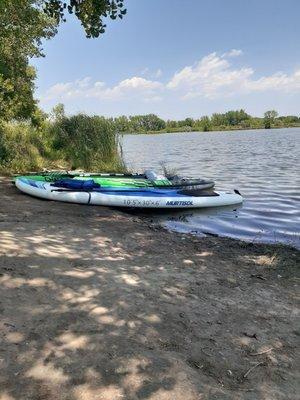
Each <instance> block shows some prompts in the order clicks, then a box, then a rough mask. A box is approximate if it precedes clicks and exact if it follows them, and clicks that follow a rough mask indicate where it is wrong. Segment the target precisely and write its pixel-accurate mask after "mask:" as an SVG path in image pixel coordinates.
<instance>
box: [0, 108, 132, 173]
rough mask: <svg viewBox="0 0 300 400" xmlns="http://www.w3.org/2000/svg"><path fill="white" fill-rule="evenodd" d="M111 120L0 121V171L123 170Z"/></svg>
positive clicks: (74, 117)
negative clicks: (33, 123) (37, 123)
mask: <svg viewBox="0 0 300 400" xmlns="http://www.w3.org/2000/svg"><path fill="white" fill-rule="evenodd" d="M118 150H119V141H118V135H117V134H116V132H115V129H114V124H113V121H112V120H110V119H105V118H103V117H98V116H94V117H89V116H87V115H83V114H79V115H75V116H72V117H65V116H63V117H62V118H59V119H56V120H54V121H52V122H51V121H47V120H44V121H42V123H41V124H39V126H38V127H36V126H33V125H32V124H30V123H28V122H11V123H8V122H0V172H2V173H12V172H15V173H20V172H26V171H37V170H41V169H42V168H49V169H50V168H64V169H72V168H73V169H75V168H80V169H85V170H88V171H96V170H98V171H104V172H105V171H112V172H121V171H124V170H125V167H124V164H123V162H122V159H121V157H120V155H119V152H118Z"/></svg>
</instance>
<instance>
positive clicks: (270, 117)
mask: <svg viewBox="0 0 300 400" xmlns="http://www.w3.org/2000/svg"><path fill="white" fill-rule="evenodd" d="M277 117H278V112H277V111H275V110H270V111H266V112H265V114H264V124H265V129H270V128H271V126H272V125H273V124H274V122H275V118H277Z"/></svg>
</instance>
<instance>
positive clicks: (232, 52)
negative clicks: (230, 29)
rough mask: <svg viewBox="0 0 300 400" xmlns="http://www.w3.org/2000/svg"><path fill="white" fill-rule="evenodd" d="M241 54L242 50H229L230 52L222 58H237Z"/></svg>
mask: <svg viewBox="0 0 300 400" xmlns="http://www.w3.org/2000/svg"><path fill="white" fill-rule="evenodd" d="M242 54H243V52H242V50H239V49H231V50H230V51H228V52H226V53H224V54H223V55H222V57H238V56H241V55H242Z"/></svg>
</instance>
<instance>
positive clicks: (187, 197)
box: [15, 177, 243, 208]
mask: <svg viewBox="0 0 300 400" xmlns="http://www.w3.org/2000/svg"><path fill="white" fill-rule="evenodd" d="M15 184H16V186H17V187H18V189H20V190H21V191H22V192H24V193H27V194H29V195H31V196H35V197H39V198H42V199H47V200H55V201H63V202H69V203H78V204H94V205H101V206H110V207H139V208H202V207H217V206H228V205H235V204H240V203H242V201H243V198H242V196H241V195H240V194H239V192H238V191H235V192H219V191H204V190H197V189H188V190H184V189H174V188H172V189H169V188H168V187H166V188H163V189H161V188H149V187H148V188H140V189H137V188H136V189H134V190H132V189H130V188H123V189H122V188H118V189H117V190H116V188H110V187H106V188H103V187H95V188H93V189H88V186H86V189H84V187H83V189H69V188H62V187H61V186H55V182H53V183H50V182H46V181H41V180H36V179H31V177H18V178H16V179H15ZM95 186H96V185H95Z"/></svg>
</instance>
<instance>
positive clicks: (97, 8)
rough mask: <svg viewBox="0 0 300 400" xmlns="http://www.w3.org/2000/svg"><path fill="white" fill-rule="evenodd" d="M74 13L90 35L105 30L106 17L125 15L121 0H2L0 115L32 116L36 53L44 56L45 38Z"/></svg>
mask: <svg viewBox="0 0 300 400" xmlns="http://www.w3.org/2000/svg"><path fill="white" fill-rule="evenodd" d="M67 12H68V13H70V14H72V13H74V14H75V16H76V17H77V18H78V19H79V20H80V22H81V24H82V26H83V27H84V29H85V32H86V35H87V37H97V36H99V34H102V33H103V32H104V31H105V27H106V25H105V24H104V23H103V21H102V20H103V18H105V17H107V16H110V18H111V19H116V18H117V17H118V18H122V17H123V15H125V13H126V9H124V6H123V1H121V0H69V1H60V0H0V38H1V40H0V119H4V120H6V121H9V120H12V119H29V118H31V117H33V116H34V113H35V111H36V109H37V107H36V101H35V100H34V96H33V92H34V80H35V76H36V74H35V69H34V68H33V67H31V66H30V65H29V59H30V58H32V57H41V56H43V52H42V47H41V44H42V40H44V39H49V38H51V37H53V36H54V35H55V34H56V32H57V29H56V28H57V25H58V24H59V23H60V22H61V21H64V20H65V14H66V13H67Z"/></svg>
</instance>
